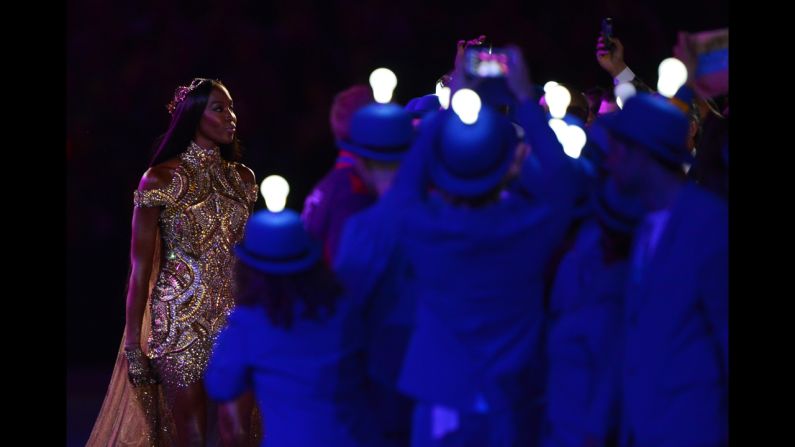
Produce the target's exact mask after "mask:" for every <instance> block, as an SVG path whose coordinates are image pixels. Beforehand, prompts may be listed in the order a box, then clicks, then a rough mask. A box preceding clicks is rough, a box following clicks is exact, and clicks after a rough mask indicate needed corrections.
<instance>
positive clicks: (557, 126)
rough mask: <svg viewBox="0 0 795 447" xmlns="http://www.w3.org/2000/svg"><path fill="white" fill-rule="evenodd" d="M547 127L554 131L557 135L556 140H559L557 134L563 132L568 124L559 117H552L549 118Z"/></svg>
mask: <svg viewBox="0 0 795 447" xmlns="http://www.w3.org/2000/svg"><path fill="white" fill-rule="evenodd" d="M549 127H551V128H552V130H553V131H555V136H557V137H558V141H560V137H559V135H562V134H563V131H564V130H565V129H566V127H568V124H566V122H565V121H563V120H562V119H560V118H552V119H550V120H549Z"/></svg>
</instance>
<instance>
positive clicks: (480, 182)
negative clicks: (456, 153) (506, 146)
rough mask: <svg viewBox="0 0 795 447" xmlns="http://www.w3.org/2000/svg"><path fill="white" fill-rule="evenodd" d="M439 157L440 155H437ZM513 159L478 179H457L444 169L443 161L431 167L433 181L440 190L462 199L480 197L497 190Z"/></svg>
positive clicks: (507, 160)
mask: <svg viewBox="0 0 795 447" xmlns="http://www.w3.org/2000/svg"><path fill="white" fill-rule="evenodd" d="M437 157H438V154H437ZM512 161H513V157H512V156H511V157H505V160H503V161H502V163H501V165H500V166H499V168H497V169H495V170H494V171H492V172H490V173H489V174H488V175H485V176H482V177H477V178H462V177H457V176H455V175H453V174H452V173H450V172H449V171H448V170H447V169H445V168H444V166H443V164H442V163H441V161H438V160H437V161H436V162H434V163H432V164H431V166H430V173H431V179H432V180H433V183H434V184H435V185H436V186H437V187H439V188H440V189H442V190H444V191H446V192H448V193H450V194H454V195H456V196H460V197H478V196H481V195H483V194H486V193H487V192H489V191H491V190H492V189H494V188H496V187H497V186H498V185H499V184H500V182H502V180H503V178H505V174H507V173H508V169H509V168H510V166H511V162H512Z"/></svg>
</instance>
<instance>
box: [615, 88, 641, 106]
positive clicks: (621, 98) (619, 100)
mask: <svg viewBox="0 0 795 447" xmlns="http://www.w3.org/2000/svg"><path fill="white" fill-rule="evenodd" d="M613 92H614V94H615V96H616V104H618V108H620V109H623V108H624V104H626V103H627V100H628V99H629V98H631V97H633V96H635V94H636V93H637V91H636V90H635V86H634V85H632V83H631V82H622V83H621V84H618V85H617V86H616V88H615V90H614V91H613Z"/></svg>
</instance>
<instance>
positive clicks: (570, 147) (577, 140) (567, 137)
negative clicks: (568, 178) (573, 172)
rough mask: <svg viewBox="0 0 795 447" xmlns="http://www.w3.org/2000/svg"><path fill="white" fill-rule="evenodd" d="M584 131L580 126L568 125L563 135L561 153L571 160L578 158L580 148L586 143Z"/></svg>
mask: <svg viewBox="0 0 795 447" xmlns="http://www.w3.org/2000/svg"><path fill="white" fill-rule="evenodd" d="M587 139H588V138H587V137H586V135H585V131H584V130H582V128H581V127H580V126H575V125H569V126H568V127H566V131H565V132H564V133H563V141H562V142H561V144H562V145H563V152H565V153H566V155H568V156H569V157H571V158H580V154H581V153H582V148H583V147H585V142H586V141H587Z"/></svg>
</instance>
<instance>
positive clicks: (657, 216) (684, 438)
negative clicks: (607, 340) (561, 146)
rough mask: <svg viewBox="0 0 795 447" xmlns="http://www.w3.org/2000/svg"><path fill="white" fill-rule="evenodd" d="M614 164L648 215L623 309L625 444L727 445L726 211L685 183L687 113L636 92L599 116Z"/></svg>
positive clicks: (619, 178)
mask: <svg viewBox="0 0 795 447" xmlns="http://www.w3.org/2000/svg"><path fill="white" fill-rule="evenodd" d="M599 121H601V125H602V126H603V127H604V128H605V129H606V130H607V131H608V133H609V138H608V141H607V142H606V144H607V147H608V148H609V149H608V156H607V161H606V163H607V168H608V170H609V171H610V174H611V176H612V177H613V179H614V180H615V181H616V183H617V184H618V185H619V187H620V188H621V189H622V190H623V191H624V192H626V193H630V194H634V195H635V196H637V197H638V198H639V199H640V200H641V201H642V202H643V204H644V206H645V208H646V210H647V213H646V215H645V217H644V220H643V222H642V223H641V225H640V226H639V229H638V231H637V233H636V236H635V241H634V244H633V253H632V273H631V280H630V282H629V285H628V289H627V297H626V304H625V345H624V356H623V357H624V362H623V363H624V364H623V372H622V381H623V385H622V388H623V390H622V391H623V392H622V404H623V405H622V407H623V410H622V419H623V420H622V445H625V446H631V445H634V446H643V447H658V446H660V447H662V446H672V447H673V446H677V447H689V446H693V447H695V446H699V447H701V446H704V447H706V446H723V445H726V444H727V442H728V375H729V374H728V372H729V371H728V369H729V368H728V366H729V361H728V345H729V341H728V304H729V301H728V213H727V208H726V205H725V202H723V201H722V200H721V199H719V198H718V197H717V196H715V195H713V194H712V193H710V192H707V191H705V190H704V189H702V188H700V187H698V186H696V185H694V184H692V183H687V182H686V179H685V177H684V173H683V169H682V164H683V163H686V162H692V158H691V156H690V153H689V152H688V151H687V148H686V145H685V142H686V139H687V136H688V122H687V118H686V117H685V115H684V114H683V113H682V112H681V111H680V110H679V109H677V108H676V107H674V106H673V105H671V104H670V103H669V102H668V101H666V100H665V99H664V98H660V97H657V96H653V95H647V94H639V95H637V96H634V97H632V98H630V99H629V100H628V101H627V102H626V105H625V106H624V109H623V110H622V111H620V112H617V113H616V114H613V115H608V116H604V117H602V118H600V120H599Z"/></svg>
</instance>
